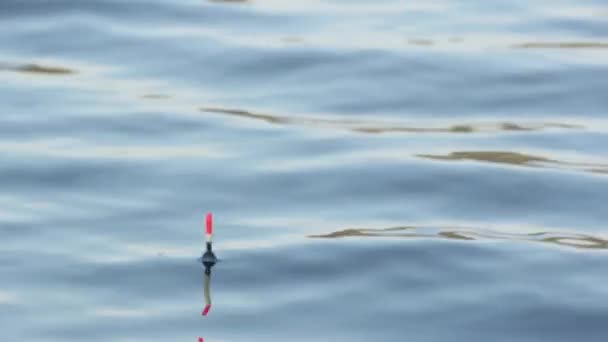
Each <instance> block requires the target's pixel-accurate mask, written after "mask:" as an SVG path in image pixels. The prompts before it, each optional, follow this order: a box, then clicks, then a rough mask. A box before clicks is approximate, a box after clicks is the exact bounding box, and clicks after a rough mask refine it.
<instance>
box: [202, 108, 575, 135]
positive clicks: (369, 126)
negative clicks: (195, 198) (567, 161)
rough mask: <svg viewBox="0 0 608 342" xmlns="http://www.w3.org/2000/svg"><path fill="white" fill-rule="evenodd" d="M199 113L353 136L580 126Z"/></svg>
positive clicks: (227, 111) (211, 110)
mask: <svg viewBox="0 0 608 342" xmlns="http://www.w3.org/2000/svg"><path fill="white" fill-rule="evenodd" d="M200 110H201V111H202V112H206V113H215V114H224V115H230V116H236V117H241V118H246V119H253V120H258V121H264V122H267V123H270V124H276V125H300V126H316V127H327V128H332V127H333V128H340V129H347V130H351V131H353V132H357V133H369V134H381V133H476V132H492V131H522V132H525V131H539V130H543V129H548V128H562V129H582V128H584V127H583V126H580V125H571V124H564V123H539V124H535V125H534V126H523V125H519V124H515V123H511V122H502V123H498V124H493V125H473V124H461V125H452V126H448V127H437V128H432V127H428V128H424V127H408V126H400V125H398V124H391V123H385V124H379V123H373V122H365V121H361V120H339V119H334V120H331V119H320V118H305V117H286V116H279V115H272V114H263V113H253V112H250V111H247V110H241V109H229V108H217V107H203V108H201V109H200Z"/></svg>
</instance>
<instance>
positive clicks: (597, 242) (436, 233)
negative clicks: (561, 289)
mask: <svg viewBox="0 0 608 342" xmlns="http://www.w3.org/2000/svg"><path fill="white" fill-rule="evenodd" d="M308 237H309V238H324V239H330V238H334V239H335V238H348V237H384V238H431V239H447V240H462V241H475V240H508V241H525V242H539V243H546V244H553V245H559V246H564V247H571V248H578V249H608V240H606V239H603V238H600V237H596V236H592V235H587V234H568V233H560V232H555V233H551V232H537V233H502V232H494V231H484V230H481V229H465V228H462V229H460V228H437V229H431V228H430V227H412V226H404V227H392V228H385V229H365V228H350V229H344V230H340V231H336V232H331V233H328V234H321V235H309V236H308Z"/></svg>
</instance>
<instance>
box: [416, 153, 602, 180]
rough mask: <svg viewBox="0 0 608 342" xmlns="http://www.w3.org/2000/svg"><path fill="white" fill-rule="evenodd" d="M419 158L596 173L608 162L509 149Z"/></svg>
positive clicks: (599, 172) (600, 172) (422, 156)
mask: <svg viewBox="0 0 608 342" xmlns="http://www.w3.org/2000/svg"><path fill="white" fill-rule="evenodd" d="M416 156H417V157H420V158H426V159H434V160H442V161H462V160H473V161H479V162H489V163H496V164H510V165H518V166H527V167H544V168H556V169H570V170H582V171H585V172H592V173H598V174H608V164H598V163H574V162H566V161H560V160H555V159H550V158H545V157H540V156H534V155H529V154H524V153H518V152H509V151H461V152H452V153H450V154H447V155H434V154H418V155H416Z"/></svg>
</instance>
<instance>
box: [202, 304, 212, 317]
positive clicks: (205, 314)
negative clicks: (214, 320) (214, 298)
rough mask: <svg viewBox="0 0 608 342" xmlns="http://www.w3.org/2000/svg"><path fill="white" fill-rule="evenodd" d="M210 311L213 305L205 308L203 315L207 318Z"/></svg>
mask: <svg viewBox="0 0 608 342" xmlns="http://www.w3.org/2000/svg"><path fill="white" fill-rule="evenodd" d="M209 310H211V304H209V305H207V306H205V310H203V313H202V315H203V316H207V314H208V313H209Z"/></svg>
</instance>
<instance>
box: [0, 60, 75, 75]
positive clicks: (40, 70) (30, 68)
mask: <svg viewBox="0 0 608 342" xmlns="http://www.w3.org/2000/svg"><path fill="white" fill-rule="evenodd" d="M0 70H8V71H14V72H20V73H28V74H45V75H72V74H76V73H77V71H76V70H73V69H69V68H65V67H59V66H48V65H39V64H22V65H11V64H7V63H0Z"/></svg>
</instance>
